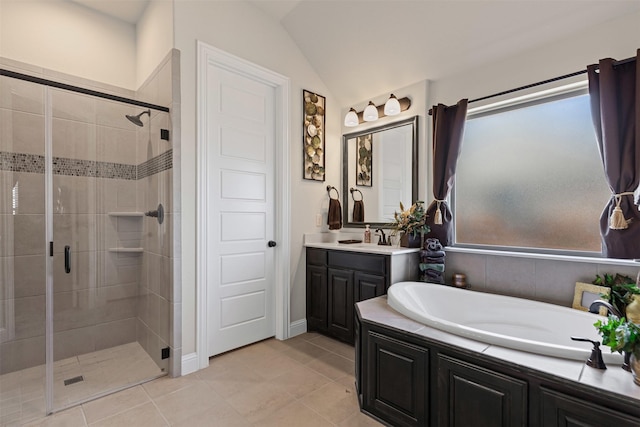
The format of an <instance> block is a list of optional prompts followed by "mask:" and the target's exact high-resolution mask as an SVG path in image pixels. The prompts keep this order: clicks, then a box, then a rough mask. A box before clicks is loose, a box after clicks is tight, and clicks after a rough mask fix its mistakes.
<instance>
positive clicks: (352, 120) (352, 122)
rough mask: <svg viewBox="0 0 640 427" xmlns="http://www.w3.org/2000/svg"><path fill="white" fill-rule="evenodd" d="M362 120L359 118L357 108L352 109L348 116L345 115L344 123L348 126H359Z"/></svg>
mask: <svg viewBox="0 0 640 427" xmlns="http://www.w3.org/2000/svg"><path fill="white" fill-rule="evenodd" d="M359 123H360V120H358V112H357V111H356V110H355V109H353V108H352V109H350V110H349V112H348V113H347V115H346V116H344V125H345V126H346V127H348V128H352V127H354V126H358V124H359Z"/></svg>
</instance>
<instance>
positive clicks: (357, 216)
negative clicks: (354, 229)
mask: <svg viewBox="0 0 640 427" xmlns="http://www.w3.org/2000/svg"><path fill="white" fill-rule="evenodd" d="M353 222H364V203H363V202H362V200H354V201H353Z"/></svg>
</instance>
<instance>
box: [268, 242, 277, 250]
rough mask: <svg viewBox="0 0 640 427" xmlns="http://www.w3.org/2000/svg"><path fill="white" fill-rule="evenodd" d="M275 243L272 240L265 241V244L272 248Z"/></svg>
mask: <svg viewBox="0 0 640 427" xmlns="http://www.w3.org/2000/svg"><path fill="white" fill-rule="evenodd" d="M276 244H277V243H276V242H274V241H273V240H269V243H267V245H269V247H270V248H273V247H274V246H275V245H276Z"/></svg>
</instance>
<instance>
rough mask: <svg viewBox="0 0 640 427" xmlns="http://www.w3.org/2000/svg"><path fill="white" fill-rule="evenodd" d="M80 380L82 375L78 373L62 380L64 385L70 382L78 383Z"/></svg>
mask: <svg viewBox="0 0 640 427" xmlns="http://www.w3.org/2000/svg"><path fill="white" fill-rule="evenodd" d="M80 381H84V378H83V377H82V375H78V376H77V377H73V378H69V379H68V380H64V385H71V384H75V383H79V382H80Z"/></svg>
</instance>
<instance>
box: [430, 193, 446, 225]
mask: <svg viewBox="0 0 640 427" xmlns="http://www.w3.org/2000/svg"><path fill="white" fill-rule="evenodd" d="M435 202H436V213H435V214H434V215H433V223H434V224H437V225H442V210H441V207H440V205H442V204H443V203H444V202H446V200H439V199H435Z"/></svg>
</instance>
